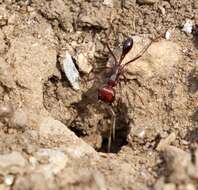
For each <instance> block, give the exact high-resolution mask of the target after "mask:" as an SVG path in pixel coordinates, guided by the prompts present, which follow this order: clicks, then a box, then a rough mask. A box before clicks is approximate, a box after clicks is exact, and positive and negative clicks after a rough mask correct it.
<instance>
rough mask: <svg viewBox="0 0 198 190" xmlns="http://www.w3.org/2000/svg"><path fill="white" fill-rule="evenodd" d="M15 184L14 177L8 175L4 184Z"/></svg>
mask: <svg viewBox="0 0 198 190" xmlns="http://www.w3.org/2000/svg"><path fill="white" fill-rule="evenodd" d="M13 182H14V176H13V175H6V176H5V178H4V183H5V184H6V185H9V186H10V185H12V184H13Z"/></svg>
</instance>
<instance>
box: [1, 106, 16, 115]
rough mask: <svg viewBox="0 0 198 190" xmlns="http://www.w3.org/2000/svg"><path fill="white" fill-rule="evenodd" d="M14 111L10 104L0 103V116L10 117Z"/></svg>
mask: <svg viewBox="0 0 198 190" xmlns="http://www.w3.org/2000/svg"><path fill="white" fill-rule="evenodd" d="M13 113H14V109H13V106H12V104H10V103H8V104H1V105H0V118H4V117H12V116H13Z"/></svg>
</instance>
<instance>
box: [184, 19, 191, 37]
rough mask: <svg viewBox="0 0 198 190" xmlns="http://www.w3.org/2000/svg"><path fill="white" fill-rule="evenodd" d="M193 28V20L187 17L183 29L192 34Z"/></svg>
mask: <svg viewBox="0 0 198 190" xmlns="http://www.w3.org/2000/svg"><path fill="white" fill-rule="evenodd" d="M192 29H193V21H192V20H190V19H186V22H185V23H184V26H183V28H182V31H183V32H185V33H189V34H190V33H192Z"/></svg>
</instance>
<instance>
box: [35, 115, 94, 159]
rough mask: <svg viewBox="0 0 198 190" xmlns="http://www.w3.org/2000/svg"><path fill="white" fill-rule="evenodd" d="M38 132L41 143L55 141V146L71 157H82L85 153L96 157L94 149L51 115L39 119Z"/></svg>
mask: <svg viewBox="0 0 198 190" xmlns="http://www.w3.org/2000/svg"><path fill="white" fill-rule="evenodd" d="M39 134H40V138H41V141H42V143H45V142H46V143H47V142H49V141H50V142H55V146H56V147H59V148H60V149H61V150H64V152H66V153H67V154H68V155H69V156H71V157H73V158H77V159H78V158H82V157H83V156H86V155H92V156H93V158H94V159H97V158H98V156H97V153H96V151H95V150H94V149H93V148H92V147H91V146H89V145H88V144H86V143H85V142H84V141H83V140H81V139H79V138H78V137H77V136H76V135H75V134H74V133H73V132H72V131H70V130H69V129H68V128H67V127H66V126H65V125H64V124H63V123H61V122H60V121H58V120H55V119H53V118H52V117H45V118H43V119H42V120H41V121H40V124H39Z"/></svg>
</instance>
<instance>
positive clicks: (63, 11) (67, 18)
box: [39, 0, 73, 32]
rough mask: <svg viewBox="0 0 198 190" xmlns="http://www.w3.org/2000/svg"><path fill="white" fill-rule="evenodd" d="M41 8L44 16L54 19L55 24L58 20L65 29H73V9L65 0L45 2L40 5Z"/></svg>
mask: <svg viewBox="0 0 198 190" xmlns="http://www.w3.org/2000/svg"><path fill="white" fill-rule="evenodd" d="M39 9H40V11H41V13H42V14H43V15H44V17H46V18H47V19H49V20H51V21H54V25H55V24H56V21H58V22H59V24H60V26H61V28H62V29H63V30H65V31H69V32H71V31H73V27H72V22H73V20H72V16H71V11H70V10H69V7H68V6H67V4H66V2H64V1H63V0H52V1H47V2H43V4H42V6H39Z"/></svg>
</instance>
